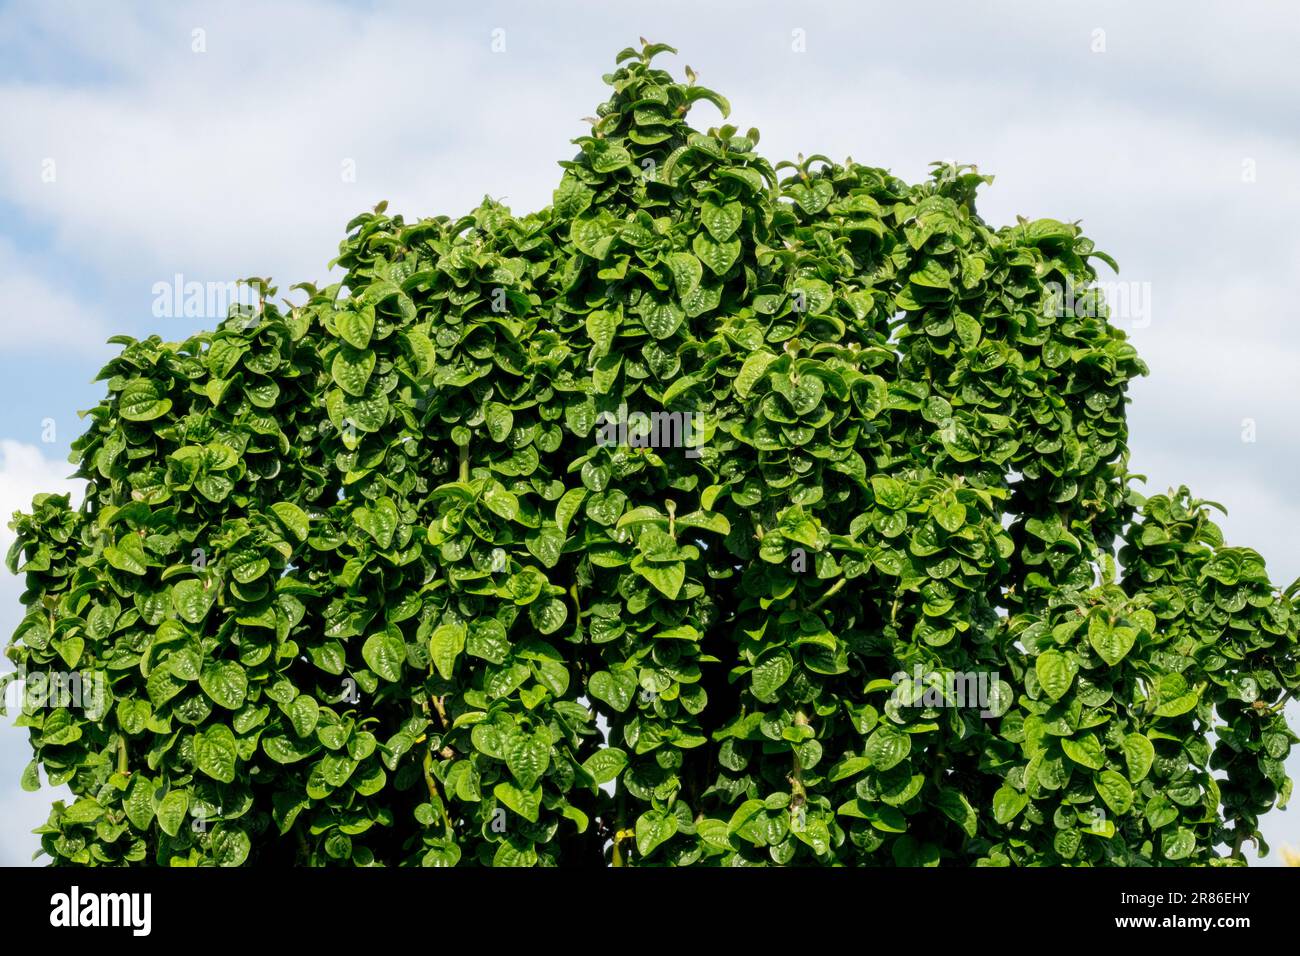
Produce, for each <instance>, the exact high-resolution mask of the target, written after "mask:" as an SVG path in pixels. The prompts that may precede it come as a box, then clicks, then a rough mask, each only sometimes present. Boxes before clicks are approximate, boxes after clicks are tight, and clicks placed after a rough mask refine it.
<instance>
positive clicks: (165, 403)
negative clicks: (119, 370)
mask: <svg viewBox="0 0 1300 956" xmlns="http://www.w3.org/2000/svg"><path fill="white" fill-rule="evenodd" d="M117 407H118V410H119V412H120V413H121V415H122V417H123V418H125V419H126V420H127V421H130V422H151V421H153V420H155V419H157V418H161V417H162V416H164V415H166V414H167V413H168V412H170V411H171V410H172V400H171V399H170V398H166V397H164V395H163V391H162V388H161V387H160V386H159V384H158V383H157V382H155V381H153V380H152V379H147V378H133V379H131V381H129V382H127V383H126V385H125V386H124V387H123V389H122V393H121V395H120V396H119V398H118V405H117Z"/></svg>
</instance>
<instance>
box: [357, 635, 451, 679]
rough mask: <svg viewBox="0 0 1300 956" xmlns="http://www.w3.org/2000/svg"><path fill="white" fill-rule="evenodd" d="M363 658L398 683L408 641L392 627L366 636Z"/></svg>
mask: <svg viewBox="0 0 1300 956" xmlns="http://www.w3.org/2000/svg"><path fill="white" fill-rule="evenodd" d="M462 633H463V632H462ZM361 658H362V660H364V661H365V662H366V666H367V667H369V668H370V669H371V670H372V671H374V672H375V673H376V674H378V675H379V676H380V677H382V678H383V679H384V680H386V681H389V682H391V683H396V682H397V681H399V680H401V679H402V665H403V664H405V663H406V642H405V641H404V640H402V635H401V632H400V631H398V630H397V629H396V628H395V627H390V628H389V629H388V630H384V631H380V632H378V633H376V634H371V635H370V636H369V637H368V638H366V643H365V644H364V645H362V647H361Z"/></svg>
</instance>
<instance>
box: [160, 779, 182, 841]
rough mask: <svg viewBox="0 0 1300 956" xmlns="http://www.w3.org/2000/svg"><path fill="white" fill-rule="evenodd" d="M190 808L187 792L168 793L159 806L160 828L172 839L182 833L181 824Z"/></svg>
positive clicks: (175, 791)
mask: <svg viewBox="0 0 1300 956" xmlns="http://www.w3.org/2000/svg"><path fill="white" fill-rule="evenodd" d="M189 808H190V795H189V793H188V792H187V791H185V790H171V791H168V793H167V796H165V797H163V798H162V802H161V803H159V804H158V827H159V828H160V829H161V830H162V831H163V833H166V834H167V835H168V836H170V837H174V836H176V834H177V833H179V832H180V829H181V822H182V821H183V820H184V819H185V813H186V811H187V810H189Z"/></svg>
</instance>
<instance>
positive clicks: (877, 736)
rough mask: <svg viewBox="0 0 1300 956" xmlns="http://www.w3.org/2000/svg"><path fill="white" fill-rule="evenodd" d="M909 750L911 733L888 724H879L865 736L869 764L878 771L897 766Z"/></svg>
mask: <svg viewBox="0 0 1300 956" xmlns="http://www.w3.org/2000/svg"><path fill="white" fill-rule="evenodd" d="M911 751H912V738H911V735H910V734H905V733H902V732H901V731H898V730H895V729H894V728H893V727H891V726H889V725H888V724H881V725H880V726H879V727H877V728H876V729H875V730H874V731H873V732H872V734H871V736H870V737H868V738H867V746H866V755H867V756H868V757H870V758H871V766H872V767H874V768H875V769H876V770H879V771H885V770H890V769H892V768H893V767H895V766H897V765H898V764H899V763H901V762H902V761H903V760H904V759H905V758H906V757H907V755H908V754H909V753H911Z"/></svg>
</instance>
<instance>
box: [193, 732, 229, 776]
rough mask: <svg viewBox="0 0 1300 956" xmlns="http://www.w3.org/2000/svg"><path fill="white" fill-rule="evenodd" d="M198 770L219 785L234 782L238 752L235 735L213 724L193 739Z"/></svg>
mask: <svg viewBox="0 0 1300 956" xmlns="http://www.w3.org/2000/svg"><path fill="white" fill-rule="evenodd" d="M194 753H195V756H196V758H197V763H198V767H199V770H201V771H203V772H204V773H205V774H207V775H208V776H209V777H211V778H212V779H213V780H216V781H218V782H220V783H234V782H235V766H236V764H237V762H238V756H239V751H238V747H237V746H236V744H235V735H234V734H233V733H232V732H231V730H230V728H229V727H227V726H226V725H225V724H213V725H212V726H210V727H208V729H207V730H205V731H204V732H203V733H202V734H197V735H195V737H194Z"/></svg>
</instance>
